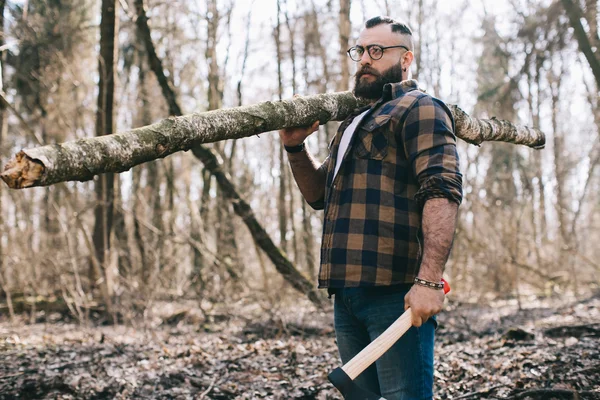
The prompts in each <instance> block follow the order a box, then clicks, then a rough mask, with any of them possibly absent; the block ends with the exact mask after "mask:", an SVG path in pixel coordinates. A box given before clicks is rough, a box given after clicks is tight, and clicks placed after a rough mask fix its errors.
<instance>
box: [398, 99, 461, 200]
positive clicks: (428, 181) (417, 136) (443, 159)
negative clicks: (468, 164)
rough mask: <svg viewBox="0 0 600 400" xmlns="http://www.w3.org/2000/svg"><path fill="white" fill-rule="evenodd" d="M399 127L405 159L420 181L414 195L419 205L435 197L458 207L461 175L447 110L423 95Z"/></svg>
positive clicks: (434, 100)
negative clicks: (446, 200)
mask: <svg viewBox="0 0 600 400" xmlns="http://www.w3.org/2000/svg"><path fill="white" fill-rule="evenodd" d="M400 128H401V132H400V136H401V140H402V142H403V143H404V150H405V153H406V157H407V159H408V160H409V162H410V164H411V166H412V169H413V173H414V174H415V176H416V178H417V180H418V182H419V190H418V191H417V193H416V194H415V200H416V201H417V203H418V204H419V206H420V207H423V205H424V204H425V202H426V201H427V200H429V199H432V198H436V197H437V198H439V197H445V198H447V199H449V200H450V201H453V202H455V203H457V204H460V203H461V201H462V174H461V173H460V167H459V159H458V152H457V150H456V136H455V135H454V120H453V118H452V113H451V112H450V110H449V109H448V107H447V106H446V105H445V104H444V103H443V102H441V101H440V100H438V99H435V98H433V97H431V96H428V95H425V96H422V97H420V98H419V99H418V100H417V101H416V102H415V103H414V104H413V105H412V106H411V108H410V109H409V111H408V114H407V116H406V119H405V121H404V124H401V125H400Z"/></svg>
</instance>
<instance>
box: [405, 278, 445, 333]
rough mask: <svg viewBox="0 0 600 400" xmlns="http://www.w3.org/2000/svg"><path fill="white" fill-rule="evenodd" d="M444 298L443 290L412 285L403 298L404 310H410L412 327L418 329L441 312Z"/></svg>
mask: <svg viewBox="0 0 600 400" xmlns="http://www.w3.org/2000/svg"><path fill="white" fill-rule="evenodd" d="M445 297H446V295H445V294H444V291H443V290H438V289H431V288H428V287H425V286H421V285H416V284H415V285H413V287H412V288H411V289H410V290H409V292H408V293H407V294H406V296H404V310H406V309H408V308H409V307H410V309H411V310H412V325H413V326H416V327H417V328H418V327H419V326H421V325H422V324H424V323H425V322H426V321H427V320H428V319H429V318H431V317H432V316H434V315H435V314H437V313H439V312H440V311H442V306H443V305H444V298H445Z"/></svg>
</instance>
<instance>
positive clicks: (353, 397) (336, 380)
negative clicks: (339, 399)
mask: <svg viewBox="0 0 600 400" xmlns="http://www.w3.org/2000/svg"><path fill="white" fill-rule="evenodd" d="M327 379H329V382H331V383H332V384H333V386H335V387H336V389H337V390H339V391H340V393H342V396H344V399H346V400H385V399H384V398H383V397H381V396H379V395H377V394H375V393H371V392H369V391H368V390H365V389H361V388H360V387H358V386H357V385H356V383H354V381H353V380H352V379H350V377H349V376H348V374H346V372H345V371H344V370H343V369H342V368H341V367H340V368H336V369H334V370H333V371H331V373H330V374H329V375H328V376H327Z"/></svg>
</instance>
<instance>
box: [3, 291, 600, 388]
mask: <svg viewBox="0 0 600 400" xmlns="http://www.w3.org/2000/svg"><path fill="white" fill-rule="evenodd" d="M521 303H522V309H519V307H518V305H517V302H516V301H514V300H510V301H496V302H493V303H491V304H489V305H481V304H478V305H475V304H467V303H457V302H453V303H452V302H451V303H450V304H449V305H448V307H447V310H446V311H444V312H443V313H442V314H441V315H440V316H439V318H438V321H439V323H440V326H439V329H438V331H437V339H438V340H437V344H436V372H435V389H436V398H439V399H476V398H489V399H526V398H531V399H554V398H556V399H571V398H572V399H600V293H599V294H597V295H595V296H591V297H586V298H583V299H570V300H565V299H564V298H562V299H537V298H535V297H531V298H526V299H522V302H521ZM184 308H185V307H184ZM232 310H237V311H236V312H232ZM242 311H243V312H242ZM260 314H261V312H260V310H257V309H256V308H254V309H253V308H252V306H251V305H250V304H244V303H242V302H240V304H237V305H232V306H230V307H229V309H228V310H227V311H226V312H212V314H211V316H210V318H209V319H208V320H202V321H199V320H198V319H197V318H192V317H191V316H192V315H193V314H192V313H188V314H186V316H184V317H182V318H171V320H169V321H166V320H165V321H163V323H161V324H159V323H146V324H145V326H140V327H132V326H123V325H118V326H82V325H80V324H74V323H67V322H65V321H64V320H62V319H60V318H58V317H57V316H52V315H49V316H48V317H47V318H45V320H46V322H43V323H36V324H26V323H24V322H23V321H24V318H23V319H18V320H17V321H13V322H9V321H8V320H7V319H6V316H0V399H113V398H114V399H259V398H260V399H341V396H340V395H339V394H338V393H337V391H336V390H335V389H334V388H333V387H332V386H331V384H330V383H329V382H328V381H327V374H328V373H329V372H330V371H331V370H333V369H334V368H336V367H338V366H339V361H338V357H337V350H336V347H335V341H334V331H333V324H332V316H331V314H332V313H331V310H330V309H328V310H324V311H318V312H317V311H314V309H313V308H311V307H310V306H309V305H307V304H299V305H296V306H294V307H291V306H290V307H287V308H285V309H284V308H282V309H281V310H280V311H278V312H277V313H271V315H269V316H265V315H263V316H262V317H261V316H260ZM248 315H258V316H257V317H255V318H250V317H248Z"/></svg>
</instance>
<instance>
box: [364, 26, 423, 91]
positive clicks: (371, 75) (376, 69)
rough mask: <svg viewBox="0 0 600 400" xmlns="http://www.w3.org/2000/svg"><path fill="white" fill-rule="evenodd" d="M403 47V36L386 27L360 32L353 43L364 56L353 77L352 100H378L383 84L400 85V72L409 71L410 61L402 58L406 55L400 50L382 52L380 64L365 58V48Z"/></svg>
mask: <svg viewBox="0 0 600 400" xmlns="http://www.w3.org/2000/svg"><path fill="white" fill-rule="evenodd" d="M405 43H406V42H405V41H404V40H403V36H402V35H399V34H397V33H394V32H392V28H391V26H390V25H388V24H381V25H377V26H374V27H372V28H368V29H363V31H362V32H361V33H360V35H359V37H358V40H357V42H356V45H357V46H362V47H363V48H364V49H365V52H364V53H363V55H362V58H361V59H360V61H359V62H358V63H357V64H358V65H357V68H358V69H357V71H356V74H355V75H354V90H353V92H354V95H355V96H357V97H362V98H365V99H369V100H376V99H378V98H380V97H381V94H382V92H383V86H384V85H385V84H386V83H391V82H400V81H402V80H403V79H404V74H403V71H402V69H403V68H405V67H408V65H409V64H410V61H412V58H410V57H405V54H406V53H407V51H406V50H405V49H403V48H401V47H397V48H393V49H385V50H384V51H383V56H382V57H381V58H380V59H379V60H373V59H372V58H371V57H370V56H369V54H368V51H367V46H369V45H373V44H377V45H380V46H382V47H387V46H398V45H405ZM410 55H412V53H410ZM403 57H405V58H404V59H403ZM408 58H410V60H408Z"/></svg>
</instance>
